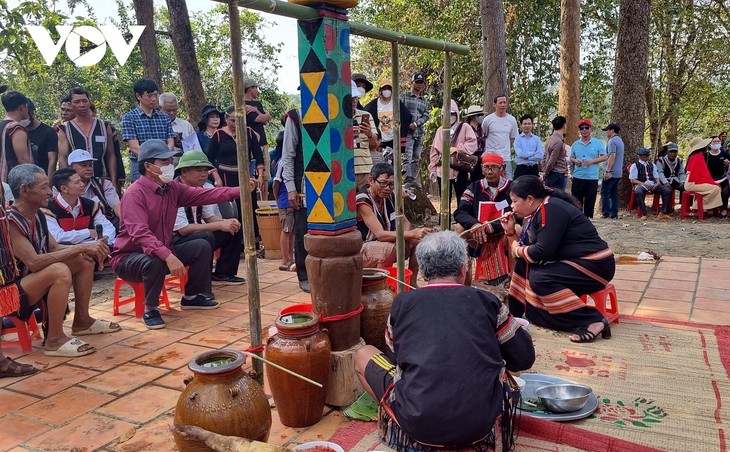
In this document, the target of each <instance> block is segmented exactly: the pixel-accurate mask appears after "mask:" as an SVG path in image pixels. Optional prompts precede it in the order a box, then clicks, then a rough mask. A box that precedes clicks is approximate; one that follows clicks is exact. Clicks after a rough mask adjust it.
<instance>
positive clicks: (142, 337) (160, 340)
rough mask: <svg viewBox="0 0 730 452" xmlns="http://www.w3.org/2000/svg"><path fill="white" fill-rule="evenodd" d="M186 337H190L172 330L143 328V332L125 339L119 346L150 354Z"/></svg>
mask: <svg viewBox="0 0 730 452" xmlns="http://www.w3.org/2000/svg"><path fill="white" fill-rule="evenodd" d="M188 336H190V333H189V332H187V331H178V330H172V329H169V328H163V329H161V330H148V329H146V328H145V330H144V332H142V333H139V334H137V335H135V336H132V337H130V338H129V339H125V340H124V341H122V342H120V343H119V344H120V345H125V346H128V347H135V348H139V349H141V350H146V351H150V352H151V351H155V350H159V349H161V348H163V347H167V346H168V345H170V344H173V343H175V342H177V341H180V340H182V339H185V338H186V337H188Z"/></svg>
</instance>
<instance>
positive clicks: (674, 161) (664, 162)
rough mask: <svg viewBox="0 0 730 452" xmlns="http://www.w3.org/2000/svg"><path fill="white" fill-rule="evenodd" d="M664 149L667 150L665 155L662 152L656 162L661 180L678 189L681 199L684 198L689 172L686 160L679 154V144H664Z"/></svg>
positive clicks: (665, 184) (663, 183) (667, 185)
mask: <svg viewBox="0 0 730 452" xmlns="http://www.w3.org/2000/svg"><path fill="white" fill-rule="evenodd" d="M662 151H666V152H664V155H662V154H661V153H660V154H659V159H658V160H657V162H656V165H657V167H658V169H659V182H660V183H661V184H662V185H664V186H665V187H667V188H670V189H674V190H677V191H678V192H679V199H682V192H683V191H684V181H686V180H687V174H686V172H685V170H684V162H683V161H682V159H681V158H679V157H678V156H677V155H678V154H679V146H677V144H676V143H671V142H670V143H667V144H665V145H664V146H662Z"/></svg>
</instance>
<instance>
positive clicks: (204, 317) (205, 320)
mask: <svg viewBox="0 0 730 452" xmlns="http://www.w3.org/2000/svg"><path fill="white" fill-rule="evenodd" d="M191 312H192V311H191ZM195 312H196V313H195V314H193V315H190V316H188V317H185V318H182V319H177V320H173V321H169V322H167V328H169V329H171V330H182V331H188V332H191V333H199V332H201V331H203V330H204V329H206V328H210V327H211V326H214V325H218V324H219V323H221V318H220V317H215V316H210V315H208V314H207V312H206V311H195Z"/></svg>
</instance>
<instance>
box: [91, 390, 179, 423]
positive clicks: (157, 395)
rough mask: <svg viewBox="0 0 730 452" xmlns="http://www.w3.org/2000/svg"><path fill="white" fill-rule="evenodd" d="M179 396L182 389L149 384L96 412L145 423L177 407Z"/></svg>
mask: <svg viewBox="0 0 730 452" xmlns="http://www.w3.org/2000/svg"><path fill="white" fill-rule="evenodd" d="M179 397H180V391H175V390H174V389H168V388H163V387H160V386H155V385H149V386H145V387H143V388H140V389H137V390H136V391H133V392H131V393H129V394H127V395H125V396H122V397H120V398H118V399H117V400H115V401H114V402H111V403H109V404H107V405H105V406H103V407H101V408H99V409H98V410H96V412H97V413H100V414H107V415H110V416H113V417H116V418H121V419H126V420H129V421H132V422H138V423H144V422H149V421H150V420H152V419H154V418H156V417H157V416H159V415H160V414H162V413H164V412H165V411H168V410H171V409H173V408H175V404H177V399H178V398H179Z"/></svg>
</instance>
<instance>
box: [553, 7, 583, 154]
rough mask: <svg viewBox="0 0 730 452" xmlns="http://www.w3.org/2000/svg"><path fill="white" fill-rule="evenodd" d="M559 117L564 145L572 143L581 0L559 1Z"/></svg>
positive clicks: (575, 134) (576, 113)
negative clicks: (563, 124) (562, 121)
mask: <svg viewBox="0 0 730 452" xmlns="http://www.w3.org/2000/svg"><path fill="white" fill-rule="evenodd" d="M558 114H560V115H562V116H565V117H566V119H567V120H568V123H567V126H566V129H565V142H566V143H568V144H572V143H573V142H575V140H577V139H578V121H580V0H561V2H560V83H559V85H558Z"/></svg>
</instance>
